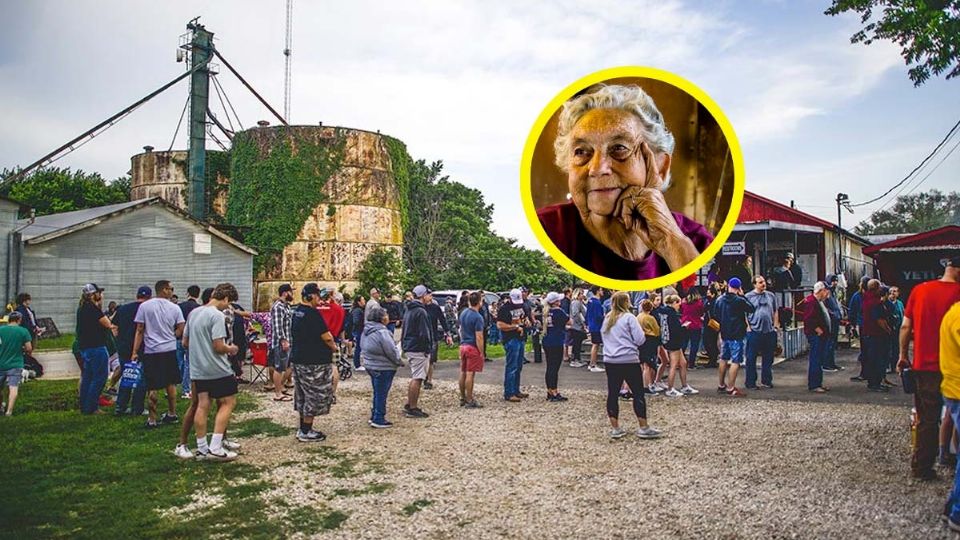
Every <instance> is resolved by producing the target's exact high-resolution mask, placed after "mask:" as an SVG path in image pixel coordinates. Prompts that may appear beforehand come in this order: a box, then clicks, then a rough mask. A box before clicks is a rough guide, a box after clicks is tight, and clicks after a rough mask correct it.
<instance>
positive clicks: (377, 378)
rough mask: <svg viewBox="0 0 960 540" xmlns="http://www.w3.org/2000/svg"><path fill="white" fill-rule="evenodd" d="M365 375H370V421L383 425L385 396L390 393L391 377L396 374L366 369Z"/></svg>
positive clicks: (385, 416) (385, 404)
mask: <svg viewBox="0 0 960 540" xmlns="http://www.w3.org/2000/svg"><path fill="white" fill-rule="evenodd" d="M367 373H369V374H370V384H372V385H373V408H372V409H370V421H371V422H373V423H374V424H381V425H383V423H384V422H386V421H387V394H389V393H390V387H391V386H392V385H393V376H394V375H396V374H397V372H396V371H393V370H384V371H380V370H372V369H368V370H367Z"/></svg>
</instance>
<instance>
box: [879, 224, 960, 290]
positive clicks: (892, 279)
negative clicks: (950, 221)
mask: <svg viewBox="0 0 960 540" xmlns="http://www.w3.org/2000/svg"><path fill="white" fill-rule="evenodd" d="M891 236H893V235H891ZM896 236H897V237H896V238H892V239H890V240H889V241H886V242H883V243H880V244H877V245H874V246H870V247H868V248H866V249H864V250H863V252H864V253H865V254H867V255H869V256H871V257H873V259H874V260H876V261H877V268H879V270H880V278H881V279H883V281H884V282H885V283H888V284H890V285H897V286H898V287H900V293H901V297H902V298H903V299H904V301H906V299H907V297H908V296H909V295H910V291H912V290H913V288H914V287H915V286H917V285H919V284H920V283H923V282H924V281H930V280H932V279H940V276H942V275H943V265H941V264H940V259H942V258H944V257H948V256H950V255H951V254H954V253H956V252H958V251H960V226H957V225H947V226H944V227H940V228H937V229H933V230H930V231H925V232H922V233H917V234H908V235H896Z"/></svg>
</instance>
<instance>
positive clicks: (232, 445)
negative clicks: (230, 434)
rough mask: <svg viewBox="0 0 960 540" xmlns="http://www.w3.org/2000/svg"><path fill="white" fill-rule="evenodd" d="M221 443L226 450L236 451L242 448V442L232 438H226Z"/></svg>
mask: <svg viewBox="0 0 960 540" xmlns="http://www.w3.org/2000/svg"><path fill="white" fill-rule="evenodd" d="M220 445H221V446H223V447H224V448H225V449H226V450H233V451H234V452H236V451H237V450H240V443H238V442H237V441H234V440H232V439H224V440H223V442H221V443H220Z"/></svg>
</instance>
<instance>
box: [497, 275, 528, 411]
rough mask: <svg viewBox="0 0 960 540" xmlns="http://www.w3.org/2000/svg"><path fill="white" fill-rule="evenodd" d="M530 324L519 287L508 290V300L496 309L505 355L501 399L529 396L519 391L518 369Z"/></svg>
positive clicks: (521, 367)
mask: <svg viewBox="0 0 960 540" xmlns="http://www.w3.org/2000/svg"><path fill="white" fill-rule="evenodd" d="M529 326H530V322H529V318H528V317H527V314H526V310H525V309H524V305H523V293H522V292H521V291H520V289H513V290H512V291H510V298H509V300H507V301H505V302H504V303H503V304H501V306H500V309H499V311H497V328H499V329H500V332H502V333H503V348H504V349H505V350H506V353H507V357H506V359H505V360H504V362H505V365H504V369H503V399H504V400H506V401H511V402H518V401H520V400H521V399H524V398H527V397H530V395H529V394H525V393H523V392H521V391H520V371H521V370H522V369H523V349H524V343H525V340H524V336H525V335H526V331H527V329H528V328H529Z"/></svg>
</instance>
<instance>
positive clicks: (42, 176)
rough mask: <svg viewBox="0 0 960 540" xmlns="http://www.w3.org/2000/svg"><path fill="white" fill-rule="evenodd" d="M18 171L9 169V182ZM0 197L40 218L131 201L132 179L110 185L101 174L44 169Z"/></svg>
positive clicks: (7, 170) (16, 184)
mask: <svg viewBox="0 0 960 540" xmlns="http://www.w3.org/2000/svg"><path fill="white" fill-rule="evenodd" d="M14 172H15V171H12V170H9V169H5V170H4V171H3V172H2V173H0V176H2V177H4V178H6V177H7V176H8V175H10V174H13V173H14ZM0 195H3V196H5V197H10V198H11V199H14V200H16V201H20V202H22V203H24V204H26V205H28V206H30V207H32V208H33V209H34V210H36V213H37V215H38V216H43V215H47V214H56V213H59V212H70V211H72V210H82V209H84V208H94V207H97V206H104V205H107V204H116V203H121V202H127V201H129V200H130V180H129V178H128V177H123V178H118V179H116V180H114V181H113V182H107V181H106V180H104V178H103V177H102V176H100V174H98V173H86V172H83V171H81V170H77V171H71V170H70V169H69V168H66V169H61V168H59V167H51V168H44V169H39V170H37V171H34V172H32V173H30V174H29V175H27V176H26V177H25V178H23V179H22V180H19V181H17V182H15V183H13V184H11V185H8V186H4V187H3V188H2V189H0Z"/></svg>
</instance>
